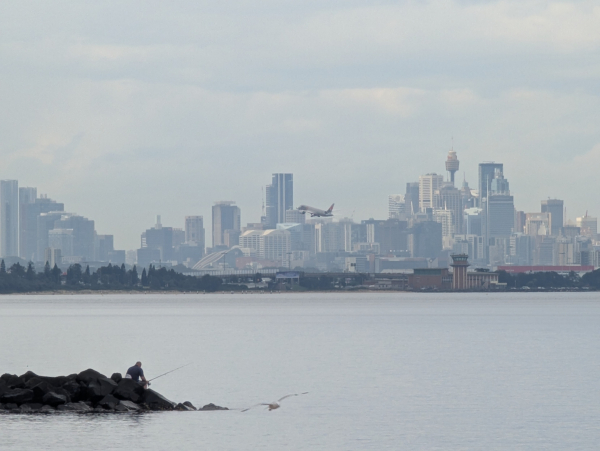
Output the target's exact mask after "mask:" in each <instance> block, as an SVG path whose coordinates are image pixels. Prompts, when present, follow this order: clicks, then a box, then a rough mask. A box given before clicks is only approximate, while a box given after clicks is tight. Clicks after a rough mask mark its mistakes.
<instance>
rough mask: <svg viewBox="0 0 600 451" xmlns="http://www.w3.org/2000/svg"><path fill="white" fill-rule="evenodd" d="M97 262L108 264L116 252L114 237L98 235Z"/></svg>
mask: <svg viewBox="0 0 600 451" xmlns="http://www.w3.org/2000/svg"><path fill="white" fill-rule="evenodd" d="M95 241H96V261H99V262H108V261H110V257H111V254H112V252H114V250H115V246H114V236H113V235H96V240H95Z"/></svg>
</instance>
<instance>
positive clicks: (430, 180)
mask: <svg viewBox="0 0 600 451" xmlns="http://www.w3.org/2000/svg"><path fill="white" fill-rule="evenodd" d="M443 182H444V177H443V176H442V175H438V174H435V173H434V174H426V175H422V176H420V177H419V210H421V211H425V209H426V208H434V206H433V193H434V192H435V190H436V189H438V188H439V187H440V186H441V185H442V183H443Z"/></svg>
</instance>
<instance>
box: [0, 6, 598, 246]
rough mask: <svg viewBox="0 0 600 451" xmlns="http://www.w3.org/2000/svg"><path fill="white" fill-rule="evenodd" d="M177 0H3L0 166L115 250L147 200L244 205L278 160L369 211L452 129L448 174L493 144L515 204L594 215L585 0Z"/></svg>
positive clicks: (379, 207)
mask: <svg viewBox="0 0 600 451" xmlns="http://www.w3.org/2000/svg"><path fill="white" fill-rule="evenodd" d="M178 5H179V6H178V8H172V7H170V6H168V5H161V4H156V5H154V6H153V8H149V11H147V13H146V14H144V15H140V14H139V9H138V8H137V7H136V6H135V4H134V3H128V2H121V3H120V4H119V12H120V14H119V15H118V17H114V16H115V15H114V9H113V8H111V7H109V6H108V5H92V4H85V5H80V7H79V8H75V9H74V8H70V7H69V6H68V4H66V3H64V4H63V3H58V4H57V3H43V2H42V3H38V4H37V7H36V14H31V10H30V8H29V7H28V6H27V5H26V4H23V3H18V2H17V3H12V4H8V5H5V7H4V9H3V14H2V17H0V26H1V27H2V29H3V33H2V36H1V37H0V57H1V58H2V61H3V64H2V65H0V99H2V103H3V105H4V108H3V110H2V112H0V136H2V140H1V141H0V155H1V156H2V159H3V165H2V170H1V171H0V178H2V179H17V180H19V181H20V184H21V186H37V187H38V189H39V191H40V192H41V193H47V194H48V195H49V196H50V197H52V198H55V199H60V200H61V202H64V203H65V204H66V205H68V206H69V210H70V211H74V212H77V213H78V214H80V215H83V216H85V217H90V218H92V217H93V218H96V222H97V227H98V229H99V230H103V231H107V230H110V231H111V233H114V234H115V239H116V242H115V245H116V246H118V247H120V248H130V247H133V246H134V245H135V243H136V242H137V239H138V236H137V235H138V233H139V230H143V229H145V228H147V227H148V226H150V225H151V224H153V223H154V217H155V215H156V214H161V215H162V216H163V219H164V222H165V223H168V224H173V225H176V226H178V227H183V219H182V218H184V217H185V216H186V215H202V216H204V217H205V218H206V217H208V216H209V215H210V207H211V205H212V202H214V201H216V200H219V199H234V200H236V202H237V205H238V206H239V207H240V208H241V209H242V211H244V212H245V215H246V216H245V218H246V219H245V220H248V221H251V222H252V221H254V222H255V221H258V220H259V216H260V201H259V202H258V203H257V201H256V199H257V198H258V199H260V195H261V193H260V189H261V186H262V185H264V184H265V183H266V181H268V180H269V177H270V175H271V174H272V173H277V172H290V173H294V174H295V176H296V177H295V179H296V185H297V188H296V189H295V192H294V199H295V201H296V203H298V202H301V203H306V204H308V205H323V206H328V205H331V203H333V202H335V203H336V207H339V208H340V209H343V210H349V211H350V212H352V211H356V213H355V215H356V216H357V217H363V218H369V217H374V218H377V217H384V215H385V214H386V210H385V208H386V200H385V199H386V196H387V195H388V194H391V193H396V192H398V191H400V192H401V191H403V189H402V187H403V186H404V184H405V183H406V182H409V181H416V179H414V176H415V175H416V176H418V175H422V174H426V173H429V172H437V173H443V172H444V169H445V168H444V166H443V164H444V161H443V158H445V154H446V152H447V151H448V149H450V148H451V147H452V145H453V146H454V149H455V150H456V151H457V152H458V154H459V155H460V161H461V167H460V169H459V171H458V172H457V173H456V180H457V184H459V183H460V182H461V181H462V178H463V172H466V177H467V179H468V180H470V181H471V183H472V184H474V182H473V181H474V180H476V177H477V164H478V163H479V162H482V161H486V160H496V161H501V162H502V163H503V164H504V165H505V167H507V168H511V170H510V183H511V188H512V190H513V191H514V192H515V193H529V195H530V196H529V197H528V198H527V199H525V198H522V199H519V200H516V202H517V208H519V209H522V210H524V211H537V207H538V205H537V203H538V202H539V200H540V199H547V198H549V197H550V198H563V199H565V200H566V202H567V215H568V217H569V218H570V219H571V220H574V219H575V217H576V216H580V215H582V214H584V213H585V211H586V210H589V211H590V213H591V214H594V215H596V216H597V215H598V214H599V213H600V212H598V211H597V210H598V207H597V206H596V205H595V204H596V199H595V194H594V190H593V189H592V188H593V187H594V186H595V183H596V174H595V167H597V166H598V163H600V131H599V130H598V127H597V124H598V123H600V97H599V96H598V94H597V90H596V88H595V86H596V84H597V83H596V80H597V79H598V76H599V75H600V74H599V72H598V68H596V67H594V66H591V65H590V63H589V62H590V61H591V60H594V58H595V55H596V53H597V50H598V48H600V33H599V32H598V30H597V26H596V25H597V14H598V12H597V9H594V6H595V4H594V3H593V2H590V1H582V2H576V3H571V4H568V5H563V6H562V7H561V6H560V5H558V4H553V3H543V2H542V3H539V2H532V1H521V2H494V1H486V2H477V3H472V2H459V1H450V2H436V1H433V2H427V3H423V4H420V3H406V4H404V3H398V2H386V1H383V2H377V3H376V4H370V5H361V4H359V3H354V2H351V3H349V4H339V3H336V2H328V1H325V2H319V3H309V4H304V5H303V7H302V8H298V7H295V6H293V5H292V4H281V5H277V6H273V5H271V4H269V5H268V6H267V5H264V6H256V5H254V6H253V7H252V9H250V7H249V6H248V5H247V4H243V3H242V4H237V6H236V7H234V8H227V7H226V6H225V5H213V6H211V7H209V6H207V5H198V4H197V2H191V1H185V0H184V1H182V2H180V3H178ZM176 10H177V11H176ZM257 10H258V11H257ZM178 11H186V14H185V17H186V20H185V21H182V20H181V15H180V13H179V12H178ZM257 12H259V13H260V14H261V15H264V16H263V17H264V18H265V20H264V21H260V23H258V22H256V21H255V17H256V13H257ZM47 17H53V18H54V20H52V21H48V20H46V19H45V18H47ZM106 23H111V24H112V26H111V27H108V28H107V27H105V26H103V24H106ZM417 24H418V26H417ZM131 30H143V31H141V32H136V33H132V32H131ZM342 30H346V31H344V32H342ZM348 30H351V31H348ZM213 31H214V33H213ZM408 37H410V39H409V38H408ZM452 137H453V138H454V142H453V143H452ZM442 155H443V156H444V157H442V161H439V159H440V156H442ZM438 161H439V163H438ZM432 163H435V164H432ZM240 187H244V189H239V188H240ZM296 206H297V205H296ZM123 218H126V219H127V220H126V221H123ZM113 224H119V225H120V227H119V230H114V231H113V230H111V228H112V227H113Z"/></svg>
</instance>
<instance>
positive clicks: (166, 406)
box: [141, 389, 177, 410]
mask: <svg viewBox="0 0 600 451" xmlns="http://www.w3.org/2000/svg"><path fill="white" fill-rule="evenodd" d="M141 402H143V403H145V404H147V405H148V407H149V408H150V409H151V410H174V409H175V406H176V405H177V404H175V403H174V402H173V401H169V400H168V399H167V398H165V397H164V396H163V395H161V394H160V393H157V392H155V391H154V390H152V389H148V390H144V394H143V395H142V399H141Z"/></svg>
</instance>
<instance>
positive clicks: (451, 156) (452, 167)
mask: <svg viewBox="0 0 600 451" xmlns="http://www.w3.org/2000/svg"><path fill="white" fill-rule="evenodd" d="M459 165H460V161H458V158H457V157H456V152H455V151H454V149H452V150H450V151H449V152H448V158H447V159H446V171H448V172H449V173H450V183H452V185H454V173H455V172H456V171H458V167H459Z"/></svg>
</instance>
